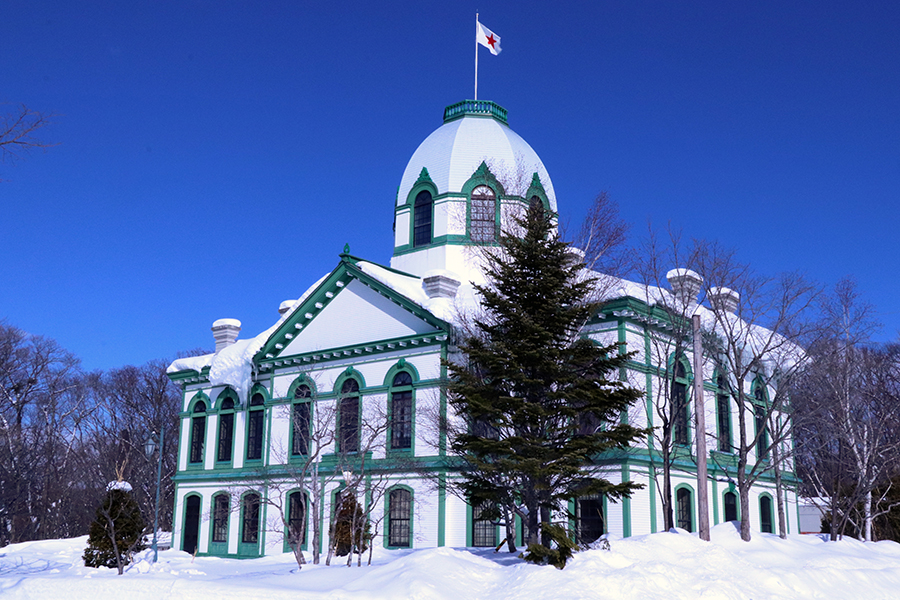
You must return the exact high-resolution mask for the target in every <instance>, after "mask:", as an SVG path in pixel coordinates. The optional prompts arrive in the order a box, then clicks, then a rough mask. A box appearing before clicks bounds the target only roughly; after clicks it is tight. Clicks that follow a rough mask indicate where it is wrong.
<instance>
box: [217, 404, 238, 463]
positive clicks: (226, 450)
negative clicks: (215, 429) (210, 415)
mask: <svg viewBox="0 0 900 600" xmlns="http://www.w3.org/2000/svg"><path fill="white" fill-rule="evenodd" d="M233 440H234V413H224V414H220V415H219V448H218V451H217V452H216V460H218V461H229V460H231V446H232V442H233Z"/></svg>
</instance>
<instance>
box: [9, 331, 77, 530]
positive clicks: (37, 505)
mask: <svg viewBox="0 0 900 600" xmlns="http://www.w3.org/2000/svg"><path fill="white" fill-rule="evenodd" d="M80 375H81V373H80V370H79V368H78V360H77V359H76V358H75V357H74V356H73V355H72V354H70V353H69V352H67V351H65V350H63V349H62V348H60V347H59V345H58V344H57V343H56V342H55V341H53V340H51V339H48V338H44V337H41V336H34V335H29V334H27V333H25V332H23V331H22V330H20V329H18V328H16V327H11V326H8V325H5V324H2V323H0V546H2V545H6V544H7V543H10V542H18V541H24V540H30V539H42V538H47V537H55V536H56V534H57V533H58V532H59V530H58V529H57V527H63V528H64V527H65V525H64V523H62V522H63V521H64V519H62V518H61V517H62V516H63V515H65V514H67V510H68V509H69V508H70V506H71V503H70V500H71V498H72V495H73V494H74V493H75V492H76V491H77V490H70V489H69V488H68V486H67V484H68V482H70V481H71V480H72V479H71V477H73V476H74V474H75V473H74V471H73V470H74V467H75V460H74V459H73V456H74V452H75V451H76V448H77V446H76V445H77V443H78V441H79V431H80V425H81V419H82V416H83V410H84V396H83V394H81V387H80V385H79V381H80Z"/></svg>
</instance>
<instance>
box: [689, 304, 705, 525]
mask: <svg viewBox="0 0 900 600" xmlns="http://www.w3.org/2000/svg"><path fill="white" fill-rule="evenodd" d="M691 322H692V325H693V329H694V417H695V419H696V434H697V435H696V438H697V517H698V530H699V533H700V539H701V540H705V541H707V542H708V541H709V495H708V494H707V473H706V403H705V402H704V398H703V340H701V339H700V315H699V314H696V313H695V314H694V316H693V318H692V319H691Z"/></svg>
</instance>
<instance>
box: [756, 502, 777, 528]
mask: <svg viewBox="0 0 900 600" xmlns="http://www.w3.org/2000/svg"><path fill="white" fill-rule="evenodd" d="M759 530H760V531H762V532H763V533H775V530H774V528H773V527H772V498H770V497H769V496H760V497H759Z"/></svg>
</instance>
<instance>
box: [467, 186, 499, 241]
mask: <svg viewBox="0 0 900 600" xmlns="http://www.w3.org/2000/svg"><path fill="white" fill-rule="evenodd" d="M469 232H470V237H471V238H472V241H473V242H493V241H494V240H495V239H496V237H497V195H496V194H495V193H494V190H492V189H491V188H489V187H488V186H486V185H479V186H478V187H476V188H475V189H474V190H472V212H471V218H470V221H469Z"/></svg>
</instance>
